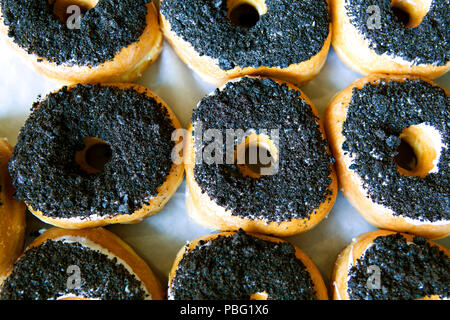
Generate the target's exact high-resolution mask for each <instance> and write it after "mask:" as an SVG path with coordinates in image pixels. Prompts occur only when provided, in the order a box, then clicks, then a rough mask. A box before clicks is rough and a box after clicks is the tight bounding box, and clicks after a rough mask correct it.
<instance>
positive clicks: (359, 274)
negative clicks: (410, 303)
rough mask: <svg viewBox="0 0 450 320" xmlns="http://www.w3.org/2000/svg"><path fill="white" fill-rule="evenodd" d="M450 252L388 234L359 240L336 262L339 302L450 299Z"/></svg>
mask: <svg viewBox="0 0 450 320" xmlns="http://www.w3.org/2000/svg"><path fill="white" fill-rule="evenodd" d="M449 266H450V258H449V250H448V249H446V248H445V247H443V246H441V245H439V244H437V243H435V242H433V241H427V240H426V239H425V238H422V237H419V236H414V235H410V234H401V233H395V232H392V231H386V230H377V231H372V232H369V233H366V234H363V235H360V236H359V237H357V238H355V239H353V241H352V243H351V244H349V245H348V246H347V248H345V250H343V251H342V252H341V253H340V254H339V257H338V259H337V261H336V263H335V266H334V269H333V273H332V276H331V278H332V279H331V284H332V285H331V289H332V292H333V299H334V300H415V299H420V300H448V299H449V297H450V294H449V290H448V288H449V285H450V276H449V274H448V268H449Z"/></svg>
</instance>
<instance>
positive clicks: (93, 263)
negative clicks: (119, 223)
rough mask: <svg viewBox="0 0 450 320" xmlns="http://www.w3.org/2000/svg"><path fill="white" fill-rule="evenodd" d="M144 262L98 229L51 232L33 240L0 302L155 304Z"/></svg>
mask: <svg viewBox="0 0 450 320" xmlns="http://www.w3.org/2000/svg"><path fill="white" fill-rule="evenodd" d="M164 295H165V293H164V292H163V289H162V287H161V284H160V283H159V282H158V280H157V279H156V277H155V276H154V274H153V272H152V270H151V269H150V268H149V266H148V265H147V263H146V262H145V261H144V260H142V258H140V257H139V256H138V255H137V254H136V253H135V252H134V250H133V249H132V248H131V247H130V246H128V244H126V243H125V242H124V241H122V240H121V239H120V238H119V237H117V236H116V235H115V234H113V233H111V232H110V231H107V230H105V229H102V228H96V229H85V230H64V229H59V228H52V229H49V230H47V231H46V232H44V233H43V234H42V235H40V236H39V237H38V238H36V239H35V240H34V241H33V242H32V243H31V244H30V245H29V246H28V248H27V249H26V250H25V252H24V253H23V255H22V256H21V257H20V258H19V259H18V260H17V261H16V262H15V264H14V266H13V267H12V268H11V269H10V270H9V272H8V276H7V277H6V279H5V280H4V282H3V283H0V300H90V299H92V300H99V299H101V300H150V299H151V300H161V299H163V298H164Z"/></svg>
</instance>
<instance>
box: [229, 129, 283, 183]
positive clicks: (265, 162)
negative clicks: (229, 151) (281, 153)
mask: <svg viewBox="0 0 450 320" xmlns="http://www.w3.org/2000/svg"><path fill="white" fill-rule="evenodd" d="M235 163H236V165H237V167H238V168H239V170H240V172H241V174H242V175H243V176H244V177H251V178H255V179H258V178H261V177H262V176H269V175H273V174H275V173H276V172H277V169H278V149H277V148H276V146H275V144H274V143H273V141H272V140H271V139H270V138H269V137H268V136H266V135H256V134H252V135H250V136H248V137H247V138H245V139H244V141H243V142H242V143H241V144H240V145H238V146H237V148H236V152H235Z"/></svg>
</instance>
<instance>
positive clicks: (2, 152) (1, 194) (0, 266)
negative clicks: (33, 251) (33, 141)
mask: <svg viewBox="0 0 450 320" xmlns="http://www.w3.org/2000/svg"><path fill="white" fill-rule="evenodd" d="M12 150H13V149H12V147H11V146H10V145H9V144H8V143H7V142H6V141H5V140H3V139H0V282H1V281H2V279H3V278H4V277H5V276H6V272H7V271H8V269H9V267H10V266H11V265H12V264H13V263H14V261H16V259H17V258H18V257H19V255H20V254H21V253H22V250H23V242H24V237H25V205H24V204H23V202H18V201H16V200H14V198H13V194H14V189H13V187H12V185H11V178H10V176H9V173H8V161H9V158H10V156H11V152H12Z"/></svg>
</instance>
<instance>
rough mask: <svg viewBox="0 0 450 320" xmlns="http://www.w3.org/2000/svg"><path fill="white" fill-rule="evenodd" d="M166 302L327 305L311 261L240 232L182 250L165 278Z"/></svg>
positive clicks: (293, 249)
mask: <svg viewBox="0 0 450 320" xmlns="http://www.w3.org/2000/svg"><path fill="white" fill-rule="evenodd" d="M168 298H169V300H249V299H251V300H327V299H328V295H327V289H326V286H325V284H324V282H323V280H322V276H321V275H320V272H319V271H318V269H317V268H316V266H315V265H314V263H313V262H312V261H311V259H310V258H309V257H308V256H307V255H306V254H305V253H303V252H302V251H301V250H300V249H298V248H297V247H295V246H294V245H292V244H290V243H288V242H286V241H283V240H280V239H277V238H273V237H269V236H263V235H255V234H247V233H245V232H244V231H243V230H239V231H237V232H225V233H218V234H213V235H209V236H205V237H200V238H198V239H196V240H194V241H192V242H190V243H188V244H187V245H186V246H185V247H183V248H182V249H181V250H180V252H179V253H178V255H177V258H176V260H175V262H174V264H173V267H172V270H171V272H170V276H169V291H168Z"/></svg>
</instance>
